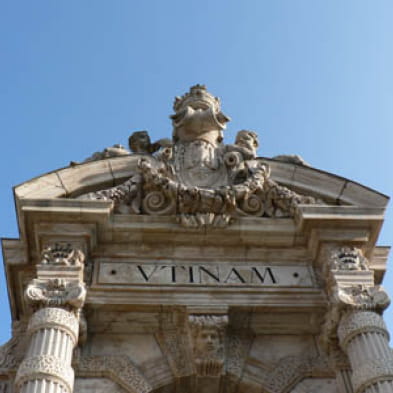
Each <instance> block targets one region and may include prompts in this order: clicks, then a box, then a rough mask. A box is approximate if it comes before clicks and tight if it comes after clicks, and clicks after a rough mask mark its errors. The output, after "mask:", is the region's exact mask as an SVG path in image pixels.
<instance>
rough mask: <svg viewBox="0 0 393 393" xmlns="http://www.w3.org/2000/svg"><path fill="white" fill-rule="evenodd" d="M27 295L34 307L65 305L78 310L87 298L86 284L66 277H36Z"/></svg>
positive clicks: (27, 290)
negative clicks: (44, 278) (45, 278)
mask: <svg viewBox="0 0 393 393" xmlns="http://www.w3.org/2000/svg"><path fill="white" fill-rule="evenodd" d="M25 297H26V299H27V301H28V302H29V303H30V304H31V305H32V306H33V307H34V308H41V307H64V308H66V309H69V310H73V311H77V310H79V309H80V308H82V306H83V304H84V301H85V298H86V288H85V284H84V283H81V282H78V281H71V280H65V279H59V278H55V279H48V280H40V279H34V280H33V281H32V282H31V283H30V284H29V285H28V286H27V288H26V292H25Z"/></svg>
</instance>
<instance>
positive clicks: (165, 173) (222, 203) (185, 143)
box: [79, 85, 316, 228]
mask: <svg viewBox="0 0 393 393" xmlns="http://www.w3.org/2000/svg"><path fill="white" fill-rule="evenodd" d="M173 108H174V111H175V114H174V115H173V116H171V117H172V122H173V136H172V141H168V140H161V141H158V142H155V143H153V144H152V143H151V141H150V137H149V135H148V134H147V132H146V131H138V132H135V133H134V134H132V135H131V137H130V149H131V150H132V151H133V152H134V153H136V154H139V155H140V159H139V162H138V166H137V170H136V171H135V173H134V174H133V175H132V176H131V177H130V178H129V179H128V180H127V181H125V182H124V183H122V184H120V185H119V186H117V187H113V188H110V189H107V190H101V191H97V192H92V193H89V194H85V195H82V196H80V197H79V198H82V199H103V200H112V201H113V202H114V211H115V213H118V214H147V215H157V216H162V215H165V216H167V215H175V216H176V217H177V220H178V222H179V223H180V224H181V225H183V226H185V227H189V228H203V227H225V226H227V225H228V224H229V223H230V222H231V221H232V219H233V218H234V217H240V216H252V217H294V216H295V215H296V213H297V211H298V207H299V205H300V204H310V203H315V202H316V201H315V199H314V198H313V197H309V196H302V195H299V194H297V193H295V192H294V191H292V190H290V189H288V188H286V187H284V186H281V185H279V184H277V183H276V182H275V181H273V180H272V179H271V177H270V170H269V168H268V166H267V165H266V164H265V163H263V161H261V160H259V159H257V158H256V150H257V147H258V136H257V134H256V133H255V132H253V131H249V130H241V131H239V132H238V133H237V136H236V140H235V143H234V144H230V145H225V144H224V143H223V142H222V141H223V130H224V129H225V127H226V123H227V122H228V121H229V120H230V119H229V118H228V117H227V116H226V115H225V114H224V113H223V112H222V111H221V107H220V100H219V99H218V98H217V97H214V96H212V95H211V94H210V93H209V92H208V91H207V90H206V87H205V86H202V85H196V86H193V87H191V89H190V91H189V92H188V93H186V94H185V95H183V96H182V97H177V98H176V99H175V103H174V106H173Z"/></svg>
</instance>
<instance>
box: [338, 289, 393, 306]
mask: <svg viewBox="0 0 393 393" xmlns="http://www.w3.org/2000/svg"><path fill="white" fill-rule="evenodd" d="M333 296H334V299H335V301H336V302H337V303H341V304H342V305H345V306H346V308H348V306H349V307H351V308H353V309H358V310H376V311H382V310H384V309H385V308H386V307H387V306H388V305H389V304H390V299H389V296H388V294H387V293H386V292H385V290H384V289H383V288H382V286H380V285H376V286H374V287H368V286H365V285H354V286H351V287H341V288H340V287H338V286H337V287H335V290H334V291H333Z"/></svg>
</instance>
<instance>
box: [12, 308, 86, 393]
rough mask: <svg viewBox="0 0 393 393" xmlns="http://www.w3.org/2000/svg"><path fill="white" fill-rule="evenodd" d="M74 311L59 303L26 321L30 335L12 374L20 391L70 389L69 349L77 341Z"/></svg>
mask: <svg viewBox="0 0 393 393" xmlns="http://www.w3.org/2000/svg"><path fill="white" fill-rule="evenodd" d="M78 331H79V321H78V317H77V316H76V315H75V312H73V311H68V310H66V309H64V308H59V307H45V308H42V309H40V310H38V311H36V312H35V313H34V314H33V315H32V317H31V319H30V322H29V326H28V333H29V334H30V335H31V340H30V345H29V348H28V351H27V353H26V357H25V359H24V360H23V362H22V363H21V365H20V367H19V369H18V372H17V375H16V378H15V382H16V388H17V391H18V392H20V393H72V391H73V385H74V371H73V369H72V367H71V361H72V352H73V349H74V347H75V345H76V344H77V342H78Z"/></svg>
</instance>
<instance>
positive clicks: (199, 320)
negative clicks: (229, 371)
mask: <svg viewBox="0 0 393 393" xmlns="http://www.w3.org/2000/svg"><path fill="white" fill-rule="evenodd" d="M189 324H190V328H191V338H192V346H193V355H194V364H195V368H196V372H197V375H199V376H212V377H216V376H220V375H221V374H222V373H223V372H224V363H225V346H224V342H225V329H226V326H227V324H228V317H227V316H226V315H224V316H223V315H219V316H218V315H190V316H189Z"/></svg>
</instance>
